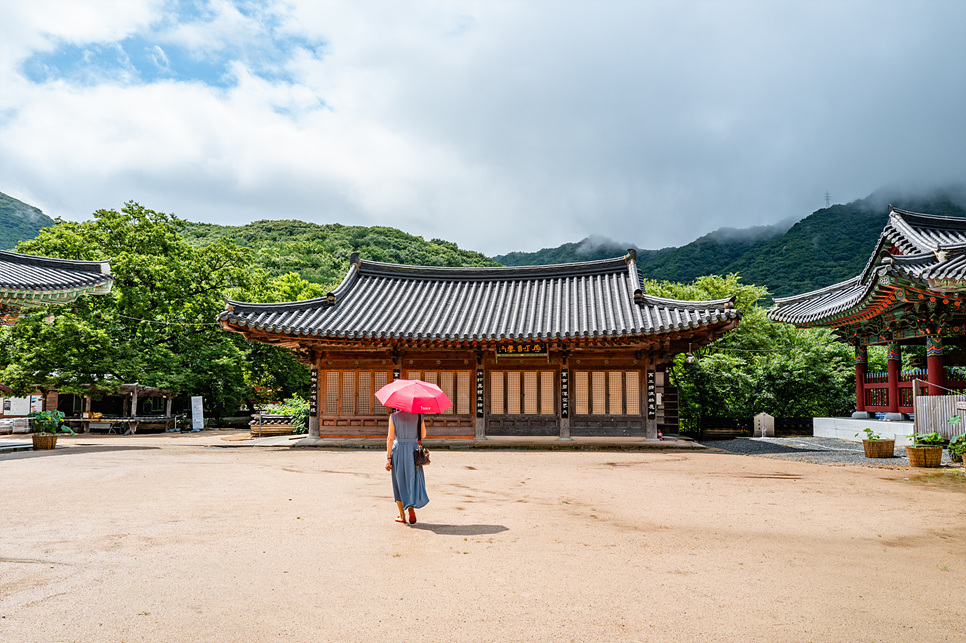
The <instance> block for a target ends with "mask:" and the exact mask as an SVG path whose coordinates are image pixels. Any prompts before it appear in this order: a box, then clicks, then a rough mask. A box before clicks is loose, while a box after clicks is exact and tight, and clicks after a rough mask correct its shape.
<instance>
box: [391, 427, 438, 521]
mask: <svg viewBox="0 0 966 643" xmlns="http://www.w3.org/2000/svg"><path fill="white" fill-rule="evenodd" d="M418 422H419V415H417V414H415V413H406V412H405V411H396V412H395V413H393V414H392V425H393V427H394V428H395V429H396V437H395V439H394V440H393V442H392V495H393V497H394V498H395V499H396V501H397V502H402V503H403V508H409V507H415V508H416V509H419V508H420V507H425V506H426V505H427V504H428V503H429V496H427V495H426V478H425V477H423V468H422V467H417V466H416V463H415V462H414V461H413V453H415V452H416V449H418V448H419V443H418V442H417V441H416V439H417V437H418V436H419V426H418Z"/></svg>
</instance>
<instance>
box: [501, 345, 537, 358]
mask: <svg viewBox="0 0 966 643" xmlns="http://www.w3.org/2000/svg"><path fill="white" fill-rule="evenodd" d="M548 354H549V353H548V352H547V345H546V344H545V343H543V342H527V343H525V344H500V345H499V346H497V347H496V355H497V357H546V356H547V355H548Z"/></svg>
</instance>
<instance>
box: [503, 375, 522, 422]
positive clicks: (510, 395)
mask: <svg viewBox="0 0 966 643" xmlns="http://www.w3.org/2000/svg"><path fill="white" fill-rule="evenodd" d="M506 414H507V415H520V372H519V371H507V373H506Z"/></svg>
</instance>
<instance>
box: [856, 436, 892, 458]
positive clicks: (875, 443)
mask: <svg viewBox="0 0 966 643" xmlns="http://www.w3.org/2000/svg"><path fill="white" fill-rule="evenodd" d="M862 447H863V448H864V449H865V457H867V458H891V457H892V456H894V455H895V449H896V441H895V440H862Z"/></svg>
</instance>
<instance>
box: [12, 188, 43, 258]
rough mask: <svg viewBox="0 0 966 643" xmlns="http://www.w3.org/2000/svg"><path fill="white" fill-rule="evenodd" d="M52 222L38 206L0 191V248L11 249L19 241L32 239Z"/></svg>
mask: <svg viewBox="0 0 966 643" xmlns="http://www.w3.org/2000/svg"><path fill="white" fill-rule="evenodd" d="M53 224H54V220H53V219H51V218H50V217H48V216H47V215H46V214H44V213H43V212H41V211H40V209H39V208H35V207H34V206H32V205H27V204H26V203H24V202H23V201H20V200H18V199H15V198H13V197H12V196H9V195H6V194H4V193H3V192H0V250H13V248H14V246H16V245H17V243H18V242H19V241H26V240H27V239H33V238H34V237H36V236H37V233H38V232H40V229H41V228H46V227H47V226H49V225H53Z"/></svg>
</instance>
